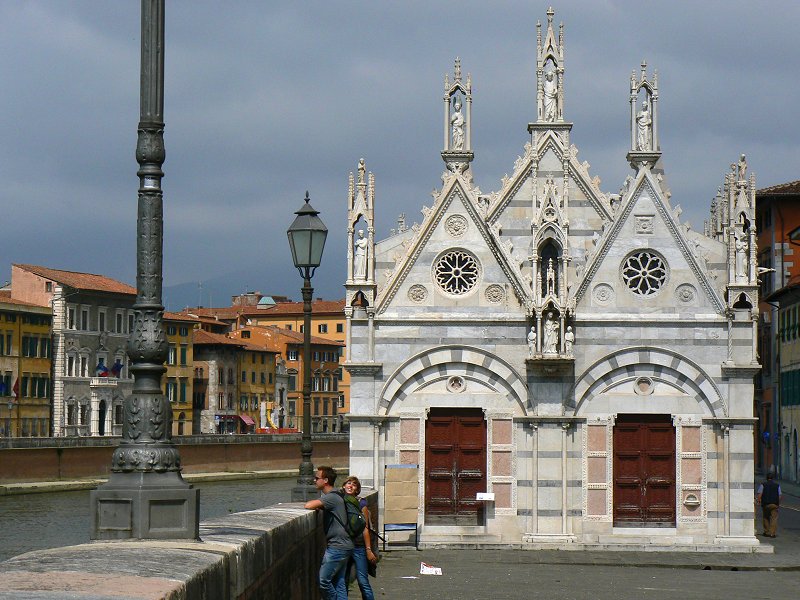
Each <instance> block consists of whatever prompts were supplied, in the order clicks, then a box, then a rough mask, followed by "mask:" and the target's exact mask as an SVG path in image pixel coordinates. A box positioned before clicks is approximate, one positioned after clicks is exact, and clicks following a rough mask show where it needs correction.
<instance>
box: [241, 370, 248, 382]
mask: <svg viewBox="0 0 800 600" xmlns="http://www.w3.org/2000/svg"><path fill="white" fill-rule="evenodd" d="M242 383H247V371H242Z"/></svg>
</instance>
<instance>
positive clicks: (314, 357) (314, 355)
mask: <svg viewBox="0 0 800 600" xmlns="http://www.w3.org/2000/svg"><path fill="white" fill-rule="evenodd" d="M311 360H314V361H317V362H319V352H312V353H311Z"/></svg>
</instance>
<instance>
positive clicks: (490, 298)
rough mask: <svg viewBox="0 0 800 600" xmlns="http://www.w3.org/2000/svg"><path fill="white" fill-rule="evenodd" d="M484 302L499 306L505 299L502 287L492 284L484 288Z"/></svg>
mask: <svg viewBox="0 0 800 600" xmlns="http://www.w3.org/2000/svg"><path fill="white" fill-rule="evenodd" d="M485 295H486V301H487V302H490V303H491V304H500V303H501V302H502V301H503V300H504V299H505V297H506V292H505V290H504V289H503V286H501V285H497V284H496V283H493V284H492V285H490V286H489V287H487V288H486V292H485Z"/></svg>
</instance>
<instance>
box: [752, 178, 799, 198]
mask: <svg viewBox="0 0 800 600" xmlns="http://www.w3.org/2000/svg"><path fill="white" fill-rule="evenodd" d="M779 194H780V195H783V194H787V195H789V194H800V179H798V180H797V181H789V182H788V183H779V184H778V185H773V186H772V187H765V188H761V189H760V190H756V196H773V195H774V196H777V195H779Z"/></svg>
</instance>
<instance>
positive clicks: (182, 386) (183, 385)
mask: <svg viewBox="0 0 800 600" xmlns="http://www.w3.org/2000/svg"><path fill="white" fill-rule="evenodd" d="M179 399H180V402H182V403H183V402H186V378H185V377H181V379H180V396H179Z"/></svg>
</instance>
